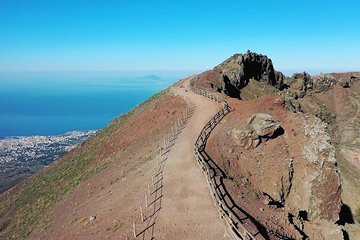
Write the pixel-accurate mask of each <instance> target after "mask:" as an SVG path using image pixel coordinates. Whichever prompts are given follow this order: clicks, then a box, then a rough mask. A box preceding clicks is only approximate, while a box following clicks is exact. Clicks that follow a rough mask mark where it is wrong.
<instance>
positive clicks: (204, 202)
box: [154, 82, 231, 239]
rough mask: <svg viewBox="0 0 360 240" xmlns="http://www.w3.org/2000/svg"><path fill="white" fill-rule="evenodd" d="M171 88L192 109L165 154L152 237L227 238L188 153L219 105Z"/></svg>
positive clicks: (198, 169)
mask: <svg viewBox="0 0 360 240" xmlns="http://www.w3.org/2000/svg"><path fill="white" fill-rule="evenodd" d="M185 84H186V85H188V82H187V83H185ZM175 90H176V92H177V93H178V94H179V95H181V96H184V97H188V98H189V99H190V100H191V101H192V102H193V103H194V104H195V106H196V110H195V112H194V114H193V116H192V117H191V118H190V119H189V121H188V123H187V125H186V127H185V129H184V130H183V131H182V133H181V134H180V136H179V137H178V139H177V140H176V143H175V147H174V148H173V149H172V151H171V152H170V154H169V156H168V160H167V162H166V165H165V170H164V198H163V203H162V209H161V213H160V214H159V216H158V219H157V220H156V226H155V234H154V236H155V238H156V239H231V238H230V237H229V234H228V232H227V229H226V225H225V223H224V222H223V220H222V219H220V217H219V213H218V210H217V209H216V207H215V205H214V203H213V201H212V199H211V196H210V194H209V189H208V186H207V183H206V180H205V177H204V175H203V174H202V173H201V171H200V167H199V166H198V165H197V163H196V160H195V157H194V155H193V152H192V149H193V147H194V143H195V141H196V138H197V136H198V134H199V133H200V131H201V129H202V128H203V126H204V125H205V124H206V123H207V121H208V120H209V119H211V118H212V116H213V115H215V114H216V112H217V111H218V110H219V109H220V107H221V106H220V105H218V104H216V103H214V102H213V101H211V100H208V99H206V98H205V97H202V96H199V95H196V94H194V93H192V92H186V91H185V90H184V89H181V88H175Z"/></svg>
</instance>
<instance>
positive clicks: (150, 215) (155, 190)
mask: <svg viewBox="0 0 360 240" xmlns="http://www.w3.org/2000/svg"><path fill="white" fill-rule="evenodd" d="M185 101H186V105H187V106H186V108H185V109H184V111H183V114H182V116H181V117H179V118H178V119H176V121H175V122H174V126H173V127H172V128H171V130H170V132H169V133H168V134H167V136H166V137H165V138H164V145H163V147H161V148H160V153H159V157H158V158H157V161H156V165H155V167H154V173H153V175H152V177H151V180H150V183H148V184H147V189H146V190H145V205H144V206H145V207H144V209H143V207H142V206H141V205H140V207H139V210H140V224H136V223H135V222H133V229H132V235H133V237H134V238H139V237H141V239H143V240H145V239H147V238H148V239H154V236H153V234H154V225H155V220H156V217H157V214H158V213H159V211H160V209H161V200H162V197H163V191H162V189H163V179H164V177H163V171H164V166H165V162H166V160H167V157H168V154H169V152H170V150H171V149H172V146H174V144H175V141H176V138H177V136H178V135H179V134H180V132H181V131H182V129H183V128H184V127H185V124H186V123H187V121H188V119H189V118H190V117H191V116H192V113H193V111H194V108H195V105H194V104H193V103H192V102H191V101H190V99H189V98H185ZM139 225H141V226H139ZM127 239H128V238H127Z"/></svg>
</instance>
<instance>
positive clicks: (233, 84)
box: [194, 51, 284, 98]
mask: <svg viewBox="0 0 360 240" xmlns="http://www.w3.org/2000/svg"><path fill="white" fill-rule="evenodd" d="M251 79H253V80H255V81H259V82H263V83H266V84H269V85H271V86H274V87H275V88H277V89H279V90H282V89H283V88H284V84H283V81H284V75H283V74H282V73H281V72H277V71H275V69H274V66H273V64H272V61H271V59H270V58H268V57H267V56H265V55H261V54H257V53H254V52H250V51H248V52H247V53H245V54H235V55H233V56H232V57H230V58H228V59H227V60H225V61H224V62H223V63H221V64H219V65H218V66H216V67H215V68H214V69H213V70H210V71H207V72H204V73H202V74H200V75H199V76H197V77H195V79H194V83H195V85H196V86H197V87H200V88H201V87H205V88H208V87H209V88H212V89H213V90H215V91H217V92H222V93H224V94H226V95H227V96H230V97H233V98H240V93H241V89H242V88H244V87H245V86H246V85H247V84H248V83H249V81H250V80H251Z"/></svg>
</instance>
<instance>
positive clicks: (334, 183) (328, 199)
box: [286, 116, 341, 222]
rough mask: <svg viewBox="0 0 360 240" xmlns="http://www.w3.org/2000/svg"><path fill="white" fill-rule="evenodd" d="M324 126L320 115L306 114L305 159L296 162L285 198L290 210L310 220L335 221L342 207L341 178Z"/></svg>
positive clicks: (325, 126) (325, 125)
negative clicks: (287, 194)
mask: <svg viewBox="0 0 360 240" xmlns="http://www.w3.org/2000/svg"><path fill="white" fill-rule="evenodd" d="M326 128H327V124H325V123H323V122H322V121H321V120H320V119H319V118H316V117H314V116H305V123H304V133H305V136H306V140H305V142H304V147H303V156H304V159H305V162H300V161H297V162H295V164H294V169H295V171H294V180H293V187H292V191H291V192H290V195H289V197H288V199H287V200H286V201H287V204H286V208H287V209H288V211H289V212H293V213H294V215H295V213H297V212H300V211H303V212H306V219H307V220H309V221H314V220H326V221H329V222H336V221H337V220H338V218H339V212H340V208H341V181H340V176H339V173H338V169H337V160H336V158H335V149H334V147H333V146H332V145H331V142H330V140H331V139H330V136H329V134H328V133H327V130H326Z"/></svg>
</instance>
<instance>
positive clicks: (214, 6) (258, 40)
mask: <svg viewBox="0 0 360 240" xmlns="http://www.w3.org/2000/svg"><path fill="white" fill-rule="evenodd" d="M248 49H250V50H252V51H256V52H259V53H263V54H266V55H268V56H269V57H270V58H271V59H272V60H273V62H274V64H275V68H276V69H278V70H281V71H285V72H291V71H301V70H307V71H310V72H321V71H325V72H326V71H332V70H333V71H348V70H358V71H359V70H360V3H359V2H358V1H348V0H342V1H333V0H328V1H325V0H324V1H320V0H319V1H316V0H311V1H309V0H296V1H293V0H287V1H285V0H284V1H283V0H273V1H271V0H263V1H262V0H255V1H253V0H246V1H244V0H236V1H227V0H223V1H213V0H206V1H196V0H191V1H188V0H179V1H170V0H117V1H110V0H91V1H90V0H83V1H78V0H43V1H40V0H38V1H37V0H0V71H94V70H95V71H108V70H111V71H114V70H115V71H137V70H148V71H159V70H165V71H168V70H189V71H201V70H204V69H206V68H212V67H213V66H215V65H217V64H218V63H220V62H222V61H223V60H224V59H226V58H227V57H229V56H231V55H232V54H234V53H236V52H245V51H246V50H248Z"/></svg>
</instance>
